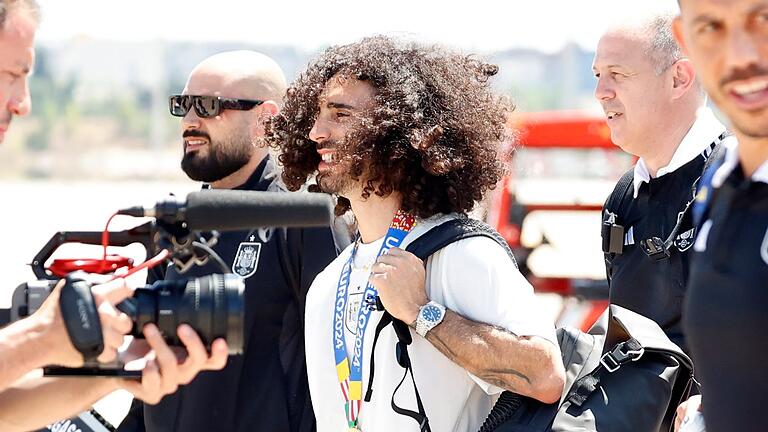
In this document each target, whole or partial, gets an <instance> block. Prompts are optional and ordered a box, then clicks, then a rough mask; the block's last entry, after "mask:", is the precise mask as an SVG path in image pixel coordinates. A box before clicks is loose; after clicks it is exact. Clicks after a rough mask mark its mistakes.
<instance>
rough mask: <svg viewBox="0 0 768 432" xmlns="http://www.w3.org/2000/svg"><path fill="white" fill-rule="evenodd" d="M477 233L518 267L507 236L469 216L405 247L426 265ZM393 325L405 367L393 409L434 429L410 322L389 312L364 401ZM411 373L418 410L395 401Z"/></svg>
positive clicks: (379, 306)
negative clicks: (416, 367) (416, 370)
mask: <svg viewBox="0 0 768 432" xmlns="http://www.w3.org/2000/svg"><path fill="white" fill-rule="evenodd" d="M478 236H484V237H488V238H490V239H492V240H494V241H495V242H496V243H498V244H499V245H500V246H502V247H503V248H504V250H505V251H506V252H507V255H509V257H510V258H511V259H512V262H513V263H514V264H515V266H517V262H516V261H515V257H514V255H513V254H512V250H511V249H510V248H509V245H508V244H507V242H506V240H504V238H503V237H502V236H501V235H500V234H499V233H498V232H496V230H494V229H493V228H491V227H490V226H489V225H488V224H486V223H483V222H481V221H478V220H474V219H469V218H457V219H451V220H449V221H447V222H445V223H442V224H440V225H438V226H436V227H434V228H432V229H430V230H429V231H427V232H426V233H424V234H422V235H421V236H420V237H419V238H417V239H416V240H414V241H413V242H411V243H410V244H409V245H408V247H406V248H405V250H406V251H408V252H410V253H412V254H414V255H416V256H417V257H419V258H420V259H421V260H422V261H424V265H426V260H427V258H429V256H431V255H432V254H433V253H435V252H437V251H438V250H440V249H442V248H444V247H446V246H448V245H449V244H451V243H453V242H456V241H459V240H463V239H466V238H470V237H478ZM377 309H378V310H383V309H384V308H383V305H382V304H381V301H379V300H378V299H377ZM390 324H391V325H392V327H393V329H394V330H395V334H396V335H397V345H396V346H395V356H396V359H397V363H398V364H399V365H400V366H401V367H402V368H403V369H404V370H405V371H404V373H403V378H402V379H401V380H400V382H399V383H398V384H397V387H395V391H394V392H393V393H392V400H391V405H392V409H393V410H394V411H395V412H396V413H398V414H400V415H404V416H407V417H410V418H412V419H414V420H415V421H416V422H417V423H418V424H419V430H420V431H421V432H431V429H430V426H429V418H428V417H427V414H426V410H425V409H424V404H423V402H422V400H421V396H420V395H419V389H418V387H417V386H416V379H415V377H414V375H413V367H412V364H411V358H410V355H409V354H408V345H410V344H411V342H413V339H412V337H411V333H410V330H409V328H408V325H407V324H405V323H404V322H402V321H400V320H398V319H394V318H393V317H392V315H390V314H389V312H387V311H384V314H383V315H382V317H381V320H380V321H379V324H378V325H377V326H376V332H375V334H374V337H373V345H372V347H371V358H370V361H369V364H370V368H369V370H370V372H369V374H368V390H367V391H366V393H365V398H364V399H363V400H364V401H365V402H370V400H371V397H372V396H373V378H374V374H375V370H376V369H375V362H374V354H375V352H376V344H377V343H378V340H379V335H380V334H381V331H382V330H384V328H386V327H387V326H388V325H390ZM409 373H410V375H411V382H412V383H413V390H414V393H415V396H416V405H417V408H418V412H417V411H413V410H409V409H406V408H402V407H400V406H398V405H397V404H396V403H395V395H396V394H397V391H398V390H400V387H402V385H403V383H404V382H405V379H406V377H407V376H408V374H409Z"/></svg>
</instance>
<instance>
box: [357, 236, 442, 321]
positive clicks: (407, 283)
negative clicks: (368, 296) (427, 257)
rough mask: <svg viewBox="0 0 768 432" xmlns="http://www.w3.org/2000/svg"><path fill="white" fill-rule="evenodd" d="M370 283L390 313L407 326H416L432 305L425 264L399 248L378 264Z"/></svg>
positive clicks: (383, 257) (390, 251) (381, 257)
mask: <svg viewBox="0 0 768 432" xmlns="http://www.w3.org/2000/svg"><path fill="white" fill-rule="evenodd" d="M370 281H371V283H372V284H373V286H374V287H376V290H377V291H378V292H379V297H380V298H381V302H382V303H383V304H384V307H385V308H386V309H387V311H388V312H389V313H390V314H391V315H392V316H393V317H395V318H397V319H399V320H401V321H403V322H405V323H406V324H409V325H410V324H413V323H414V322H416V318H417V317H418V315H419V309H420V308H421V307H422V306H424V305H425V304H427V303H429V299H428V298H427V292H426V287H425V281H426V269H425V268H424V262H423V261H422V260H420V259H419V258H418V257H417V256H416V255H414V254H412V253H410V252H406V251H404V250H402V249H400V248H392V249H390V250H389V252H388V253H387V254H385V255H381V256H380V257H379V258H378V259H377V260H376V264H374V265H373V268H372V269H371V277H370Z"/></svg>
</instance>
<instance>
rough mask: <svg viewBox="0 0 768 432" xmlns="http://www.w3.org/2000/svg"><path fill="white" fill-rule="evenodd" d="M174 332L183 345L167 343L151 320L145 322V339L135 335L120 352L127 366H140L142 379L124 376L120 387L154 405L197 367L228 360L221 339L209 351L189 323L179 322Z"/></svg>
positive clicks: (207, 367) (219, 364)
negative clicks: (171, 345) (125, 349)
mask: <svg viewBox="0 0 768 432" xmlns="http://www.w3.org/2000/svg"><path fill="white" fill-rule="evenodd" d="M177 334H178V336H179V339H180V340H181V341H182V342H183V343H184V348H185V349H175V348H171V347H169V346H168V344H166V343H165V340H163V337H162V335H161V334H160V331H159V330H158V328H157V326H155V325H154V324H147V325H146V326H144V337H145V339H143V340H142V339H134V340H133V341H132V342H131V344H130V345H129V346H128V349H127V351H126V352H125V353H122V354H121V360H122V361H123V362H125V363H126V369H136V368H139V367H140V368H142V375H141V381H135V380H130V379H124V380H121V381H122V382H121V384H120V385H121V387H122V388H124V389H125V390H128V391H129V392H131V393H133V395H134V396H135V397H136V398H138V399H141V400H143V401H144V402H146V403H148V404H150V405H154V404H156V403H158V402H160V400H161V399H162V398H163V396H165V395H168V394H171V393H175V392H176V390H177V389H178V387H179V385H185V384H188V383H189V382H190V381H192V379H193V378H194V377H195V376H196V375H197V374H198V373H199V372H200V371H204V370H219V369H221V368H223V367H224V366H225V365H226V364H227V355H228V348H227V343H226V341H224V339H221V338H219V339H216V340H215V341H214V342H213V344H212V346H211V354H210V355H209V354H208V352H207V351H206V349H205V346H204V345H203V342H202V341H201V340H200V337H199V336H198V335H197V333H195V331H194V330H193V329H192V327H190V326H188V325H186V324H182V325H180V326H179V328H178V329H177Z"/></svg>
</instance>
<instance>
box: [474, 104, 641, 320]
mask: <svg viewBox="0 0 768 432" xmlns="http://www.w3.org/2000/svg"><path fill="white" fill-rule="evenodd" d="M510 127H511V128H512V129H513V130H515V131H516V132H517V134H518V136H517V143H516V149H515V151H514V152H513V153H512V160H511V163H512V169H511V174H510V176H509V177H507V178H505V179H504V180H503V181H502V184H501V187H499V188H498V189H497V191H496V193H495V194H494V196H493V199H492V201H491V203H490V207H489V211H488V217H487V219H488V222H489V223H490V224H491V225H492V226H494V227H495V228H496V229H497V230H498V231H499V232H500V233H501V234H502V236H504V238H505V239H506V240H507V242H508V243H509V245H510V246H511V247H512V249H513V251H514V252H515V256H516V257H517V258H518V261H519V265H520V269H521V271H522V272H523V274H524V275H525V276H526V277H527V278H528V279H529V281H530V282H531V284H532V285H533V286H534V289H535V290H536V291H537V292H538V293H555V294H558V295H560V296H562V297H563V298H564V300H565V303H564V304H565V305H564V307H563V308H562V310H561V312H560V316H559V318H558V321H559V323H558V324H559V325H562V324H568V325H576V326H578V327H581V328H582V329H586V328H588V327H589V326H591V325H592V323H593V322H594V320H595V319H596V318H597V317H598V316H599V315H600V313H602V311H603V310H604V309H605V307H606V306H607V304H608V285H607V282H606V280H605V267H604V264H603V257H602V252H601V243H600V224H601V222H602V220H601V215H600V211H601V209H602V206H603V203H604V202H605V199H606V198H607V197H608V195H609V194H610V193H611V191H612V190H613V187H614V185H615V183H616V181H618V179H619V177H621V175H622V174H623V173H624V172H625V171H626V170H627V169H629V168H630V167H631V166H632V163H633V162H634V158H633V157H632V156H631V155H629V154H627V153H625V152H624V151H622V150H621V149H620V148H619V147H617V146H616V145H614V144H613V142H611V138H610V130H609V129H608V126H607V125H606V123H605V118H604V117H602V116H597V115H591V114H587V113H584V112H576V111H564V112H540V113H528V114H521V115H518V116H517V117H515V118H512V119H511V120H510Z"/></svg>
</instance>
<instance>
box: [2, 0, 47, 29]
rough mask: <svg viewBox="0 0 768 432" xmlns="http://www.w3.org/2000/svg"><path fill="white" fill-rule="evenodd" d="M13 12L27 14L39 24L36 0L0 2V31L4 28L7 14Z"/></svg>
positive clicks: (5, 0)
mask: <svg viewBox="0 0 768 432" xmlns="http://www.w3.org/2000/svg"><path fill="white" fill-rule="evenodd" d="M14 10H23V11H24V12H27V13H28V14H29V15H30V16H31V17H32V18H33V19H34V20H35V22H40V5H39V4H37V0H0V30H3V28H5V20H6V19H7V18H8V14H9V13H10V12H11V11H14Z"/></svg>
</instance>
